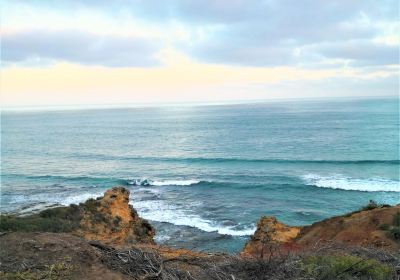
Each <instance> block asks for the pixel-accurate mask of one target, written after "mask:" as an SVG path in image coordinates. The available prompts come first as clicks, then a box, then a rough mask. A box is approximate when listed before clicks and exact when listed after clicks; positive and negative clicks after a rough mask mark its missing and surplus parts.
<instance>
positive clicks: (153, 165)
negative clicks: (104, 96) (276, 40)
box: [1, 98, 400, 252]
mask: <svg viewBox="0 0 400 280" xmlns="http://www.w3.org/2000/svg"><path fill="white" fill-rule="evenodd" d="M1 136H2V139H1V140H2V142H1V152H2V158H1V164H2V166H1V167H2V174H1V179H2V182H1V187H2V194H1V212H3V213H4V212H18V213H27V212H31V211H37V210H39V209H43V208H44V207H49V206H53V205H68V204H70V203H79V202H81V201H84V200H86V199H87V198H89V197H96V196H99V195H101V194H102V193H103V192H104V190H105V189H107V188H109V187H111V186H114V185H123V186H126V187H127V188H129V189H130V191H131V203H132V205H133V206H134V207H135V208H136V209H137V210H138V212H139V213H140V215H141V216H143V217H145V218H147V219H149V220H150V221H151V222H152V224H154V225H155V226H156V228H157V241H158V242H159V243H163V244H167V245H170V246H177V247H185V248H196V249H199V250H211V251H215V250H216V251H228V252H237V251H238V250H240V249H241V247H242V246H243V244H244V242H245V241H246V239H247V238H248V235H249V234H251V233H252V232H253V231H254V228H255V223H256V222H257V220H258V219H259V218H260V217H261V216H262V215H274V216H277V217H278V218H279V219H280V220H281V221H283V222H285V223H288V224H291V225H304V224H310V223H312V222H315V221H318V220H321V219H324V218H327V217H331V216H333V215H338V214H343V213H345V212H348V211H352V210H355V209H359V208H360V207H361V206H363V205H365V204H366V203H368V201H369V200H370V199H374V200H376V201H378V202H382V203H389V204H395V203H400V182H399V166H400V161H399V101H398V99H394V98H385V99H384V98H382V99H363V100H362V99H357V100H355V99H354V100H350V99H337V100H328V101H311V100H308V101H285V102H266V103H255V104H239V105H215V106H180V107H159V108H130V109H108V110H107V109H101V110H75V111H48V112H19V113H17V112H6V113H4V112H3V114H2V128H1Z"/></svg>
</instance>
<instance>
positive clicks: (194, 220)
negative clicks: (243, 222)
mask: <svg viewBox="0 0 400 280" xmlns="http://www.w3.org/2000/svg"><path fill="white" fill-rule="evenodd" d="M131 202H132V204H133V207H134V208H135V209H136V210H137V211H138V212H139V215H140V216H141V217H143V218H145V219H148V220H151V221H156V222H166V223H170V224H174V225H177V226H189V227H193V228H197V229H200V230H202V231H206V232H218V233H219V234H223V235H232V236H247V235H252V234H253V233H254V231H255V227H254V226H252V227H246V228H239V227H238V226H236V227H235V226H229V227H228V226H222V225H218V224H216V223H214V222H212V221H209V220H206V219H203V218H201V217H200V216H198V215H196V214H193V213H188V212H186V211H184V210H183V209H181V208H179V207H178V206H176V205H171V204H167V203H165V202H164V201H162V200H156V201H154V200H152V201H150V200H146V201H131Z"/></svg>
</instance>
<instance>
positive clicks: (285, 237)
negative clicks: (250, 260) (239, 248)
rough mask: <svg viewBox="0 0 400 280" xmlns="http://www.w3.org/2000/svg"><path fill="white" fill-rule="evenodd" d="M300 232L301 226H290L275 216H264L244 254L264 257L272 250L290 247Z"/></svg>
mask: <svg viewBox="0 0 400 280" xmlns="http://www.w3.org/2000/svg"><path fill="white" fill-rule="evenodd" d="M299 232H300V227H290V226H287V225H285V224H283V223H280V222H278V221H277V219H276V218H275V217H267V216H264V217H262V218H261V219H260V220H259V221H258V223H257V229H256V231H255V233H254V235H253V236H252V237H251V239H250V240H249V241H248V242H247V243H246V245H245V247H244V249H243V252H242V254H243V255H248V256H253V257H260V258H264V257H267V256H270V255H271V254H273V252H272V251H282V249H285V250H287V249H290V248H291V247H293V240H294V239H295V238H296V237H297V235H298V234H299Z"/></svg>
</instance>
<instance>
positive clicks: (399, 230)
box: [389, 227, 400, 241]
mask: <svg viewBox="0 0 400 280" xmlns="http://www.w3.org/2000/svg"><path fill="white" fill-rule="evenodd" d="M389 237H391V238H392V239H394V240H398V241H400V227H393V228H392V229H390V230H389Z"/></svg>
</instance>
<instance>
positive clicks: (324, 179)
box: [302, 174, 400, 192]
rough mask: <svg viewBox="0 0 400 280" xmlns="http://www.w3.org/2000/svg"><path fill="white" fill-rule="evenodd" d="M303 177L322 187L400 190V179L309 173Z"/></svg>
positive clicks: (304, 179)
mask: <svg viewBox="0 0 400 280" xmlns="http://www.w3.org/2000/svg"><path fill="white" fill-rule="evenodd" d="M302 179H303V181H304V182H305V183H306V184H307V185H311V186H316V187H320V188H330V189H341V190H347V191H363V192H400V181H395V180H387V179H381V178H370V179H355V178H350V177H344V176H341V175H336V176H320V175H316V174H307V175H304V176H302Z"/></svg>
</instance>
